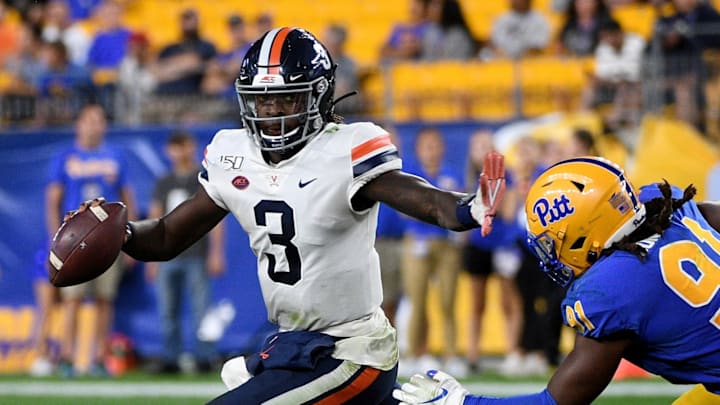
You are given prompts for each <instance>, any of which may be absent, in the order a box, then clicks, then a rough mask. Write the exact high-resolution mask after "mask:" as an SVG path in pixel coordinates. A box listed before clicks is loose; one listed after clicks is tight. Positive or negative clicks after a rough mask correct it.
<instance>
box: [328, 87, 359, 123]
mask: <svg viewBox="0 0 720 405" xmlns="http://www.w3.org/2000/svg"><path fill="white" fill-rule="evenodd" d="M357 94H359V93H358V91H357V90H353V91H351V92H349V93H346V94H343V95H342V96H340V97H338V98H336V99H335V100H333V102H332V108H330V111H331V113H330V120H331V121H332V122H335V123H340V122H343V121H344V120H345V117H343V116H342V115H339V114H335V106H336V105H337V104H338V103H339V102H341V101H343V100H345V99H346V98H348V97H352V96H354V95H357Z"/></svg>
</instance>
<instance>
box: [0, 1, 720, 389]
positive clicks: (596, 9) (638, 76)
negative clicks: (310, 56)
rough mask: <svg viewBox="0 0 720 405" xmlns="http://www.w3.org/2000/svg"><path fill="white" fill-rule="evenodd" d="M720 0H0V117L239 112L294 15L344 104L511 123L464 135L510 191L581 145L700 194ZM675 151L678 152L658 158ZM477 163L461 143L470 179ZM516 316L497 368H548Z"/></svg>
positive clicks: (707, 158) (715, 95) (218, 115)
mask: <svg viewBox="0 0 720 405" xmlns="http://www.w3.org/2000/svg"><path fill="white" fill-rule="evenodd" d="M218 3H221V4H222V5H221V6H219V4H218ZM718 6H720V1H717V0H715V1H712V2H710V1H707V2H706V1H703V0H651V1H639V0H638V1H633V0H494V1H480V0H384V1H379V0H347V1H333V2H329V1H327V2H318V1H312V0H274V1H272V2H259V1H240V0H227V1H223V2H208V1H202V0H152V1H141V0H46V1H30V0H4V1H2V2H0V131H2V132H10V131H15V130H21V129H27V128H33V129H37V128H53V127H57V126H70V125H72V123H73V122H74V121H75V119H76V117H77V114H78V112H79V111H80V110H81V108H82V106H83V105H85V104H87V103H89V102H93V103H99V104H100V105H102V106H103V108H104V110H105V112H106V114H107V115H108V119H109V122H110V123H111V124H114V125H116V126H141V125H147V124H164V125H172V126H180V125H191V124H197V123H216V122H223V123H228V122H230V123H235V122H238V118H239V117H238V114H237V102H236V94H235V90H234V86H233V81H234V78H235V76H236V75H237V73H238V70H239V66H240V63H241V61H242V58H243V56H244V54H245V51H246V50H247V49H248V47H249V45H250V43H251V41H252V40H254V39H256V38H257V37H259V36H260V35H262V33H264V32H265V31H266V30H268V29H270V28H272V27H275V26H286V25H287V26H299V27H303V28H306V29H308V30H309V31H311V32H314V33H315V34H317V35H318V36H319V38H320V39H321V40H322V41H323V43H324V44H325V45H326V46H327V47H328V49H329V50H330V53H331V55H332V57H333V59H334V60H335V61H336V62H337V63H338V65H339V67H338V71H337V85H336V94H337V96H342V95H343V94H346V93H349V92H351V91H353V90H356V89H357V90H359V95H356V96H354V97H351V98H348V99H346V100H344V101H342V102H341V103H340V104H339V105H338V111H337V112H338V113H340V114H341V115H343V116H345V117H347V118H348V119H351V120H358V119H372V120H376V121H380V122H382V123H384V124H386V125H387V126H389V127H391V126H393V125H396V124H402V123H408V122H414V123H421V124H424V123H438V122H441V123H448V122H477V123H493V125H492V126H493V127H500V126H501V124H502V125H504V124H508V125H505V126H503V127H502V128H501V129H500V130H499V131H497V132H495V133H494V134H491V135H492V136H491V138H493V141H491V142H490V143H491V144H493V143H494V146H487V145H486V146H482V145H476V146H475V147H476V148H479V149H480V150H485V149H482V148H483V147H485V148H486V149H492V148H495V149H499V150H501V151H502V152H504V153H505V154H506V155H507V159H508V162H509V166H510V167H511V168H512V170H513V171H514V173H515V175H516V176H517V178H516V182H517V197H518V199H519V201H522V195H523V194H522V193H523V191H522V190H523V185H525V186H526V185H527V184H526V183H527V182H528V181H529V180H530V179H531V178H532V176H533V175H534V174H535V173H536V171H537V170H539V168H541V167H545V166H546V165H548V164H551V163H553V162H554V161H557V160H559V159H561V158H565V157H568V156H571V155H576V154H580V153H597V154H600V155H603V156H606V157H608V158H610V159H613V160H615V161H617V162H618V163H621V164H623V165H626V166H629V167H631V168H632V170H633V173H631V175H632V177H633V179H634V181H635V183H636V184H643V183H646V182H651V181H657V180H659V179H658V178H655V173H658V172H662V173H668V172H669V171H668V165H670V167H671V169H672V173H675V175H676V176H677V178H675V179H669V180H671V181H672V180H677V181H679V182H680V183H681V185H682V183H683V182H686V180H687V182H690V181H694V182H696V183H697V182H700V183H701V184H699V191H700V196H701V197H703V196H707V197H720V195H716V194H713V193H718V194H720V180H718V179H717V176H715V181H717V182H718V184H717V185H715V186H714V187H713V184H714V183H712V180H713V177H712V173H714V171H711V168H712V167H713V166H714V165H715V163H716V162H717V156H716V154H715V149H714V145H715V142H716V140H717V139H718V137H719V136H720V133H719V132H718V122H719V121H720V69H719V67H720V52H719V51H720V14H718V12H717V11H716V8H715V7H718ZM526 135H530V137H526ZM483 136H484V135H482V134H479V135H477V139H481V138H482V137H483ZM428 138H429V139H433V138H434V135H432V136H429V137H428ZM434 141H435V142H436V143H435V146H432V145H431V146H429V147H428V148H429V149H431V150H433V149H434V150H440V151H442V149H443V148H444V144H443V140H442V136H440V137H439V139H435V140H434ZM429 142H431V143H432V142H433V141H429ZM475 142H476V143H477V142H481V141H475ZM463 145H470V146H468V151H467V153H465V152H463V156H465V155H466V154H469V153H471V152H472V145H473V144H472V141H471V137H470V134H468V135H467V137H466V139H464V140H463ZM406 146H407V147H406V148H405V149H406V150H407V153H408V154H412V153H413V152H415V153H416V154H417V156H416V158H415V159H416V160H417V161H418V167H419V169H418V170H419V171H420V172H422V171H423V170H427V168H426V167H425V168H423V167H422V166H423V164H424V162H423V160H424V159H426V158H427V159H430V160H432V159H433V156H430V157H423V156H422V154H423V153H424V152H422V151H421V149H420V147H418V149H416V150H415V151H413V150H412V147H411V146H410V145H406ZM485 152H487V150H485ZM668 153H673V154H674V158H673V159H671V160H672V162H669V161H668V160H667V159H662V158H660V159H659V157H665V156H667V154H668ZM429 154H430V155H433V153H432V152H429ZM441 157H442V153H440V158H441ZM479 161H481V159H479ZM433 164H434V165H436V166H437V165H439V163H438V162H435V163H433ZM433 164H431V166H432V165H433ZM478 169H479V168H478V167H477V165H476V166H473V163H472V158H469V159H468V173H467V174H468V176H469V178H477V176H476V173H475V174H474V177H473V175H472V172H473V170H478ZM660 169H662V170H660ZM708 176H709V177H708ZM706 178H710V182H709V183H707V185H706V184H705V180H706ZM463 183H466V182H465V181H464V180H462V179H457V182H456V186H457V187H458V188H464V187H466V186H467V187H470V188H471V189H473V187H474V186H469V185H467V184H465V185H463ZM715 189H718V190H715ZM519 205H521V204H519ZM513 208H514V209H513ZM513 208H511V209H510V214H508V218H507V220H508V221H509V222H511V223H512V222H516V221H517V218H515V216H516V215H517V209H516V208H517V207H513ZM405 243H406V244H407V243H408V242H407V241H406V242H405ZM414 246H415V249H417V248H418V247H417V246H418V245H417V244H416V245H414ZM410 249H411V250H412V247H411V248H410ZM381 253H382V252H381ZM445 253H447V251H444V253H443V254H445ZM456 253H458V254H460V253H459V251H458V252H456ZM505 258H506V259H507V256H506V257H505ZM520 260H522V258H521V259H520ZM456 266H457V264H456ZM515 267H517V268H515V269H514V270H510V271H509V273H510V276H507V274H506V275H504V276H503V277H506V278H508V277H509V278H514V277H515V275H516V274H517V272H518V269H519V268H520V267H521V263H518V264H517V266H515ZM456 270H457V269H456ZM496 270H497V269H496ZM497 271H499V272H501V270H497ZM520 271H522V270H520ZM522 274H523V273H520V275H519V276H518V277H522ZM537 274H538V275H540V276H542V275H541V274H540V273H539V271H538V272H537ZM456 275H457V274H456ZM474 276H476V275H474ZM485 276H487V274H485ZM531 277H532V276H531ZM476 281H477V280H476ZM483 282H484V281H483ZM538 282H539V281H537V279H536V278H531V279H529V280H528V279H526V280H525V281H524V283H525V286H528V285H531V286H536V285H537V283H538ZM396 283H397V285H396V287H398V288H400V284H401V282H400V281H396ZM483 288H484V285H482V283H480V284H478V283H476V284H474V285H473V290H472V293H473V294H475V295H477V294H483V295H481V297H483V298H484V292H482V291H483V290H482V289H483ZM501 288H502V289H503V294H505V295H504V296H503V297H502V299H503V300H504V301H503V304H502V306H503V308H502V309H503V311H504V312H505V313H506V314H509V313H512V314H515V316H516V318H517V319H521V318H522V317H523V316H521V315H520V313H521V312H524V317H525V322H527V316H528V313H529V312H532V311H535V310H536V309H537V308H538V306H541V307H542V306H543V305H544V308H545V309H544V310H543V311H540V312H543V313H547V312H548V310H547V307H548V305H550V306H552V305H553V302H554V301H553V299H556V298H557V297H556V296H552V297H550V296H544V297H535V296H530V298H528V295H527V294H525V292H524V291H522V289H523V286H522V285H521V286H520V291H515V290H514V288H515V287H508V286H504V287H501ZM530 290H532V288H530ZM532 293H533V292H532V291H530V292H528V294H532ZM555 293H556V292H553V291H549V292H548V294H550V295H552V294H555ZM394 294H396V293H393V292H392V291H386V292H385V295H386V297H392V296H396V295H394ZM520 295H522V296H523V297H522V298H524V299H525V300H526V301H525V303H524V304H523V303H522V301H521V298H520ZM509 296H517V297H516V299H512V298H508V297H509ZM493 297H494V298H497V297H495V296H493ZM528 299H530V300H532V301H527V300H528ZM416 304H417V303H416ZM474 305H475V306H474V307H473V308H472V310H471V311H472V312H474V313H475V314H476V318H474V319H475V320H474V321H473V322H475V323H474V324H473V325H472V326H471V327H470V329H471V330H470V331H469V336H470V340H471V341H473V342H475V341H477V340H478V339H479V335H480V332H478V329H479V326H478V325H476V323H477V322H479V321H478V320H477V316H481V315H482V311H483V304H482V303H476V304H474ZM523 305H525V308H524V309H523V308H522V306H523ZM394 309H395V308H392V310H394ZM551 310H552V309H551ZM556 312H559V311H556ZM478 314H479V315H478ZM391 315H392V314H391ZM445 315H447V314H445ZM451 315H452V314H451ZM557 315H559V314H557ZM517 319H516V320H515V321H509V322H508V324H507V326H506V328H507V332H506V336H508V347H507V349H508V353H510V354H513V351H515V355H514V357H512V356H508V359H506V362H505V363H503V366H504V370H505V371H507V372H508V373H509V374H517V373H526V372H527V373H538V372H539V373H544V372H546V371H547V366H548V364H552V363H556V362H557V349H558V347H557V346H558V341H559V335H558V336H549V337H547V338H546V339H545V340H544V341H542V342H539V343H538V342H528V341H524V339H526V338H527V339H530V338H529V337H527V336H525V337H523V333H522V326H520V325H519V322H520V321H518V320H517ZM536 321H537V320H536ZM513 322H514V323H513ZM537 322H540V324H543V322H545V321H537ZM553 322H555V325H557V327H558V328H559V324H557V320H555V321H553ZM449 327H450V328H453V327H454V326H452V325H450V326H449ZM473 328H474V331H473ZM551 333H554V332H551ZM558 333H559V332H558ZM531 334H532V333H531ZM451 336H452V334H451ZM513 336H514V338H511V337H513ZM463 339H464V337H463ZM512 341H514V343H513V342H512ZM548 342H550V343H549V347H548ZM472 345H473V343H471V347H472ZM423 346H424V344H419V346H418V347H411V348H410V349H409V353H408V354H407V359H410V360H407V359H406V360H407V361H406V362H405V364H409V365H410V366H409V367H410V368H411V369H408V370H404V372H405V374H408V375H409V374H412V373H413V372H415V371H416V370H415V369H416V368H417V369H425V368H432V366H433V364H431V362H432V361H433V359H428V358H426V357H424V356H425V354H426V353H424V350H426V349H427V348H424V347H423ZM475 346H477V345H476V344H475ZM552 346H554V347H552ZM533 350H535V351H540V352H543V351H544V354H543V355H542V358H541V359H539V360H538V359H537V358H534V359H532V360H533V361H534V363H533V362H530V363H528V361H527V359H525V360H522V359H521V358H520V357H521V354H524V353H525V352H526V351H533ZM457 354H458V353H452V352H448V353H444V355H446V358H445V359H444V360H445V361H446V364H445V367H446V368H449V369H450V370H449V371H451V372H453V374H455V375H459V376H462V375H463V374H467V372H468V371H471V370H472V369H473V368H475V367H476V366H477V362H478V357H479V354H478V353H477V352H476V350H475V351H473V350H471V351H469V352H468V353H467V358H466V359H463V360H457V359H456V358H455V357H453V356H455V355H457ZM456 360H457V361H456ZM521 361H525V363H522V364H521ZM453 362H454V363H453ZM465 368H467V370H464V369H465Z"/></svg>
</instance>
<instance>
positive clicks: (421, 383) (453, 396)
mask: <svg viewBox="0 0 720 405" xmlns="http://www.w3.org/2000/svg"><path fill="white" fill-rule="evenodd" d="M467 394H468V391H467V390H466V389H465V388H463V386H462V385H460V383H459V382H458V381H457V380H456V379H454V378H453V377H451V376H450V375H448V374H445V373H443V372H442V371H437V370H429V371H428V372H427V375H422V374H415V375H414V376H412V377H410V382H407V383H405V384H403V385H402V387H401V388H400V389H399V390H398V389H396V390H394V391H393V398H395V399H397V400H399V401H400V405H416V404H431V405H462V403H463V401H465V396H466V395H467Z"/></svg>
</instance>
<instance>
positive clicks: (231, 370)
mask: <svg viewBox="0 0 720 405" xmlns="http://www.w3.org/2000/svg"><path fill="white" fill-rule="evenodd" d="M252 377H253V375H252V374H250V372H249V371H248V369H247V366H246V365H245V357H243V356H238V357H233V358H232V359H230V360H228V361H226V362H225V364H223V367H222V370H220V378H221V379H222V382H223V383H224V384H225V386H226V387H227V389H228V391H231V390H234V389H235V388H237V387H239V386H241V385H243V384H245V383H246V382H247V381H248V380H249V379H251V378H252Z"/></svg>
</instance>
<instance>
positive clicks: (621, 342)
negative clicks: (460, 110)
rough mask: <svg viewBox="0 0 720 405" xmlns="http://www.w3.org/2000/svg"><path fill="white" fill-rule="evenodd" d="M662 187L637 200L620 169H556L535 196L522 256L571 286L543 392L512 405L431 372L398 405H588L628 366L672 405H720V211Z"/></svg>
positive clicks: (576, 165)
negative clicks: (565, 349) (674, 393)
mask: <svg viewBox="0 0 720 405" xmlns="http://www.w3.org/2000/svg"><path fill="white" fill-rule="evenodd" d="M694 195H695V188H694V187H693V186H692V185H691V186H688V187H687V188H686V189H685V190H684V191H683V190H680V189H678V188H675V187H672V186H670V185H669V184H668V183H667V182H663V183H658V184H650V185H647V186H644V187H642V188H640V189H639V190H636V189H635V188H633V186H632V185H631V183H630V182H629V181H628V179H627V178H626V177H625V175H624V172H623V170H622V169H620V168H619V167H618V166H617V165H616V164H614V163H612V162H610V161H608V160H605V159H602V158H596V157H582V158H574V159H569V160H565V161H561V162H559V163H557V164H555V165H554V166H552V167H550V168H549V169H547V170H546V171H545V172H544V173H543V174H542V175H540V177H539V178H538V179H537V180H536V181H535V183H534V184H533V185H532V187H531V189H530V192H529V194H528V197H527V200H526V203H525V211H526V213H527V217H528V244H529V245H530V247H531V249H532V250H533V251H534V253H535V254H536V255H537V256H538V258H539V259H540V262H541V265H542V268H543V270H544V271H545V272H546V273H547V274H548V276H550V277H551V278H552V279H553V280H555V281H556V282H558V283H559V284H560V285H562V286H569V289H568V292H567V295H566V297H565V299H564V300H563V303H562V309H561V310H562V313H563V317H564V321H565V323H566V324H567V325H568V326H570V327H573V328H574V329H575V330H576V332H577V336H576V340H575V347H574V349H573V350H572V352H570V354H569V355H568V356H567V358H566V359H565V360H564V361H563V362H562V364H561V365H560V367H559V368H558V369H557V371H556V372H555V374H554V375H553V377H552V378H551V379H550V382H549V383H548V385H547V388H546V389H545V390H543V391H542V392H538V393H535V394H530V395H524V396H516V397H510V398H491V397H486V396H476V395H471V394H469V393H468V391H467V390H465V389H464V388H463V387H462V386H461V385H460V384H459V383H458V382H457V381H456V380H455V379H454V378H453V377H451V376H449V375H447V374H445V373H443V372H440V371H436V370H431V371H428V372H427V375H415V376H413V377H412V378H411V380H410V382H408V383H406V384H404V385H403V386H402V389H400V390H395V392H394V395H395V397H396V398H397V399H399V400H400V401H402V402H401V403H404V404H419V403H423V404H434V405H441V404H442V405H454V404H463V405H474V404H561V405H566V404H588V403H590V402H592V401H593V400H594V399H595V398H597V396H598V395H600V393H601V392H602V391H603V390H604V389H605V388H606V387H607V385H608V384H609V383H610V380H611V379H612V377H613V374H614V372H615V370H616V368H617V366H618V364H619V363H620V361H621V360H622V359H623V358H624V359H627V360H628V361H630V362H632V363H634V364H636V365H638V366H640V367H642V368H644V369H645V370H647V371H649V372H650V373H653V374H657V375H659V376H662V377H664V378H665V379H667V380H668V381H670V382H672V383H676V384H696V385H695V386H694V387H693V388H692V389H690V390H689V391H688V392H687V393H685V394H683V395H682V396H681V397H680V398H679V399H678V400H676V401H675V402H674V404H700V403H702V404H710V403H720V293H719V292H718V291H719V290H720V233H719V232H718V229H720V205H718V204H716V203H710V202H702V203H695V202H694V201H693V200H692V198H693V196H694Z"/></svg>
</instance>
